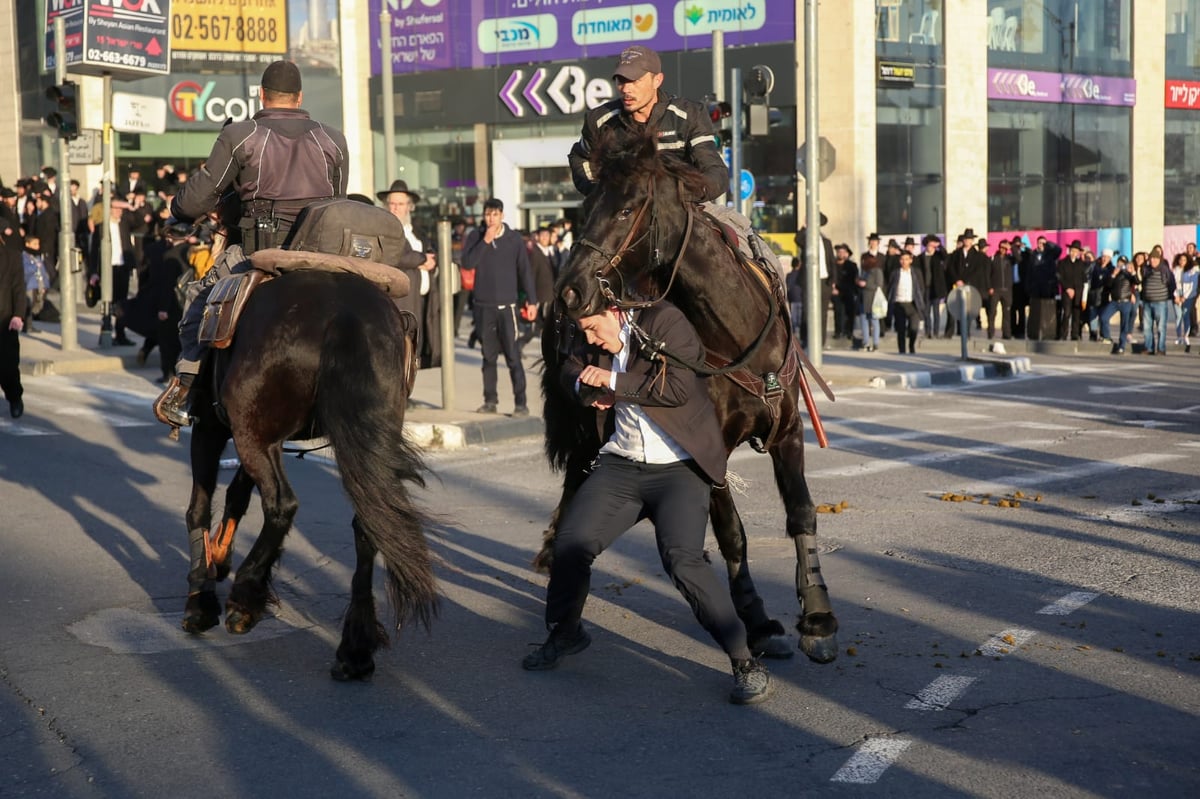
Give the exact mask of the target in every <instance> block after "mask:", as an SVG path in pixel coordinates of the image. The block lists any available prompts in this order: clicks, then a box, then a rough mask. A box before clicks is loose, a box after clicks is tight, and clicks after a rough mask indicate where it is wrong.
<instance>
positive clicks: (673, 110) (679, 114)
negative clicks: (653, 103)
mask: <svg viewBox="0 0 1200 799" xmlns="http://www.w3.org/2000/svg"><path fill="white" fill-rule="evenodd" d="M667 110H668V111H670V112H671V113H672V114H674V115H675V116H677V117H681V118H683V119H687V111H684V110H683V109H682V108H680V107H679V106H677V105H675V104H674V103H670V104H669V105H668V106H667Z"/></svg>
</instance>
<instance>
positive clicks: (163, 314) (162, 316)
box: [158, 311, 167, 322]
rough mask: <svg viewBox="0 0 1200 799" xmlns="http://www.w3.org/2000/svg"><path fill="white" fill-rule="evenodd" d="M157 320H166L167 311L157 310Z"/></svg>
mask: <svg viewBox="0 0 1200 799" xmlns="http://www.w3.org/2000/svg"><path fill="white" fill-rule="evenodd" d="M158 321H160V322H165V321H167V312H166V311H159V312H158Z"/></svg>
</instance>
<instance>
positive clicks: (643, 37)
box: [367, 0, 796, 75]
mask: <svg viewBox="0 0 1200 799" xmlns="http://www.w3.org/2000/svg"><path fill="white" fill-rule="evenodd" d="M581 6H587V7H586V8H581ZM601 6H602V7H601ZM384 8H386V9H387V10H388V12H389V13H390V14H391V29H390V30H389V31H387V32H386V35H388V36H389V37H390V39H391V51H392V69H393V71H394V72H395V73H410V72H426V71H430V70H440V69H479V68H483V67H497V66H503V65H506V64H509V65H514V66H515V65H518V64H521V63H528V62H530V61H567V60H572V59H577V58H579V57H580V48H585V51H584V52H585V55H586V57H587V58H601V57H607V56H615V55H617V54H618V53H620V52H621V50H623V49H625V48H626V47H628V46H629V44H630V43H632V42H644V43H645V44H646V45H647V46H649V47H652V48H654V49H655V50H659V51H660V52H670V51H676V50H694V49H696V48H697V47H709V46H711V42H712V34H713V33H714V32H715V31H721V32H722V33H723V34H724V36H725V45H726V46H727V47H744V46H753V45H760V44H774V43H776V42H790V41H792V40H793V39H794V37H795V32H796V3H795V0H696V2H692V1H691V0H625V1H624V2H623V0H605V2H604V3H600V2H588V3H584V2H578V1H577V2H569V1H568V0H488V2H486V3H483V2H466V0H369V2H368V3H367V16H368V17H369V20H370V26H371V73H372V74H373V75H378V74H380V72H381V66H380V65H381V61H382V56H381V52H382V47H381V42H382V36H383V35H384V34H385V32H383V31H381V30H380V27H379V16H380V12H381V11H382V10H383V9H384Z"/></svg>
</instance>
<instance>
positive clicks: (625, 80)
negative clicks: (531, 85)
mask: <svg viewBox="0 0 1200 799" xmlns="http://www.w3.org/2000/svg"><path fill="white" fill-rule="evenodd" d="M663 77H664V76H663V70H662V60H661V59H660V58H659V57H658V53H656V52H654V51H653V50H651V49H650V48H649V47H643V46H642V45H634V46H632V47H627V48H625V50H624V51H623V52H622V53H621V56H620V58H619V59H618V60H617V66H616V67H615V69H614V70H613V80H614V81H615V82H616V84H617V92H618V97H617V98H616V99H615V100H609V101H608V102H607V103H604V104H603V105H599V106H596V107H595V108H593V109H592V110H591V111H589V112H588V113H587V116H586V117H585V118H584V121H583V132H582V134H581V135H580V138H579V141H577V142H576V143H575V145H574V146H573V147H571V152H570V155H568V157H567V158H568V161H569V162H570V164H571V177H572V178H573V179H574V181H575V188H577V189H579V191H580V192H581V193H582V194H584V195H587V194H591V192H592V189H594V188H596V176H595V175H593V174H592V169H591V164H590V163H589V162H588V158H589V157H590V156H591V152H592V147H593V146H594V145H595V143H596V139H597V137H598V136H599V134H600V131H601V129H603V128H606V127H611V126H616V127H620V128H624V129H626V130H630V131H638V130H640V129H642V128H650V129H652V130H655V131H657V132H658V150H659V153H660V154H662V155H663V156H666V157H675V158H682V159H683V160H685V161H687V162H688V163H690V164H692V165H693V166H695V167H696V168H697V169H699V170H700V171H701V172H702V173H703V175H704V188H705V194H704V196H703V197H693V198H690V199H694V200H696V201H697V202H706V201H708V202H711V201H712V200H715V199H717V198H718V197H720V196H721V195H722V194H724V193H725V192H727V191H728V190H729V168H728V167H726V166H725V161H724V160H723V159H722V158H721V153H720V151H718V150H717V144H716V141H715V140H714V139H713V130H712V121H711V120H710V119H709V116H708V112H707V111H706V110H705V108H704V106H702V105H701V104H700V103H697V102H694V101H692V100H686V99H683V98H681V97H670V96H668V95H667V93H666V92H664V91H663V90H662V84H663Z"/></svg>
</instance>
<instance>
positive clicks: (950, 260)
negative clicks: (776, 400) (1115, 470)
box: [787, 228, 1200, 355]
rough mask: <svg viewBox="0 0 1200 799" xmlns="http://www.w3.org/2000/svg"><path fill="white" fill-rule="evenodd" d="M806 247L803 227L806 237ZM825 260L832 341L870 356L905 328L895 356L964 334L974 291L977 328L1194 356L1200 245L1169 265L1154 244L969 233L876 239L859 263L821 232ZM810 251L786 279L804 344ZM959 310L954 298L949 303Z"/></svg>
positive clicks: (972, 326) (990, 334) (1004, 336)
mask: <svg viewBox="0 0 1200 799" xmlns="http://www.w3.org/2000/svg"><path fill="white" fill-rule="evenodd" d="M796 238H797V243H799V244H800V245H801V247H802V248H803V243H804V240H805V238H806V237H805V235H804V232H803V231H802V232H801V234H798V235H797V237H796ZM822 241H823V244H824V245H825V246H824V247H822V250H821V252H820V253H819V259H818V262H819V264H820V270H821V272H820V285H821V293H822V298H821V305H822V307H823V310H824V313H823V314H822V317H823V319H822V324H823V326H824V328H826V329H825V330H824V331H823V337H824V340H827V338H828V330H827V327H828V317H829V316H830V311H832V319H833V338H835V339H837V338H845V339H846V340H848V341H851V342H853V344H854V345H855V346H856V347H860V348H862V349H865V350H867V351H874V350H876V349H878V347H879V344H880V338H881V337H883V336H885V335H886V333H887V331H889V330H894V331H895V332H896V340H897V343H898V350H899V352H901V353H905V352H914V351H915V349H916V343H917V340H918V339H919V338H920V337H921V335H922V334H923V335H924V337H925V338H937V337H946V338H949V337H951V336H954V335H956V334H957V333H958V329H957V326H956V325H955V324H954V321H953V318H954V317H955V316H956V314H957V311H956V309H954V308H952V307H950V308H948V307H947V300H948V298H952V297H954V296H956V295H954V294H953V293H952V292H954V290H955V289H956V288H959V287H962V286H969V287H970V288H971V290H973V291H974V292H975V293H977V295H978V297H979V306H980V313H979V316H978V318H977V319H976V318H974V316H973V315H972V319H971V321H970V322H969V323H968V329H969V332H970V333H971V334H974V331H976V330H978V331H980V334H986V336H987V338H989V339H998V340H1001V341H1005V340H1010V339H1014V338H1015V339H1029V340H1033V341H1048V340H1057V341H1080V340H1090V341H1095V342H1103V343H1104V344H1107V345H1111V347H1112V352H1113V353H1114V354H1119V355H1123V354H1126V353H1129V352H1133V351H1134V345H1135V343H1138V344H1140V345H1141V349H1142V351H1143V352H1145V353H1146V354H1149V355H1165V354H1166V353H1167V348H1168V346H1173V347H1174V348H1175V349H1176V350H1182V352H1184V353H1190V352H1191V351H1192V342H1191V338H1192V335H1193V334H1194V333H1195V332H1196V331H1197V325H1198V322H1200V320H1198V319H1197V311H1196V300H1197V294H1198V292H1200V254H1198V253H1197V249H1196V245H1195V243H1188V244H1187V246H1186V248H1185V250H1184V251H1182V252H1179V253H1176V254H1175V255H1174V256H1173V257H1172V258H1171V259H1170V261H1169V262H1168V261H1167V258H1166V255H1165V253H1164V252H1163V248H1162V247H1161V246H1160V245H1155V246H1154V247H1152V248H1151V249H1149V250H1148V251H1139V252H1135V253H1133V254H1132V255H1126V254H1123V253H1117V252H1114V251H1112V250H1108V249H1105V250H1102V251H1101V252H1100V255H1099V256H1096V254H1095V253H1094V252H1092V250H1091V249H1089V248H1088V247H1085V246H1084V245H1083V244H1082V243H1081V242H1080V241H1079V240H1074V241H1071V242H1070V243H1069V244H1068V245H1067V248H1066V254H1065V255H1064V253H1063V250H1062V247H1061V246H1060V245H1058V244H1056V243H1054V242H1052V241H1050V240H1049V239H1047V238H1046V237H1045V236H1038V237H1037V238H1036V239H1035V240H1034V241H1033V242H1030V241H1029V240H1028V239H1027V238H1025V237H1023V236H1014V237H1013V238H1011V239H1004V238H1002V239H1000V240H999V241H997V242H996V244H995V246H994V247H993V246H992V245H991V244H990V243H989V242H988V240H987V239H979V238H977V237H976V235H975V231H974V230H972V229H970V228H968V229H966V230H965V231H963V233H962V235H960V236H958V238H957V240H956V242H955V247H954V249H953V250H951V251H949V252H947V250H946V249H945V247H944V246H943V243H942V240H941V238H940V237H939V236H937V235H936V234H929V235H927V236H925V237H924V238H922V240H921V241H920V242H917V241H916V240H915V239H914V238H913V237H911V236H910V237H908V238H906V239H905V241H904V242H899V241H897V240H896V239H890V240H888V242H887V244H886V246H883V247H881V246H880V245H881V239H880V236H879V235H878V234H876V233H872V234H871V235H870V236H868V237H867V249H866V251H865V252H863V253H862V254H861V255H860V256H859V259H858V260H857V261H855V260H854V259H853V255H854V253H853V250H852V249H851V247H850V246H849V245H848V244H844V243H843V244H838V245H837V246H836V247H835V246H833V245H832V244H831V243H830V242H829V240H828V239H827V238H825V237H824V236H822ZM804 276H805V266H804V257H803V249H802V250H801V256H800V257H799V258H797V259H796V260H795V261H794V262H793V265H792V272H791V274H789V275H788V276H787V286H788V300H789V303H790V304H791V306H792V321H793V325H795V327H796V332H797V334H798V335H799V336H800V338H801V340H802V341H804V340H805V339H806V334H807V326H806V323H805V318H806V317H805V310H806V298H807V282H806V280H805V277H804ZM950 302H951V304H953V302H954V300H953V299H951V300H950Z"/></svg>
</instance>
